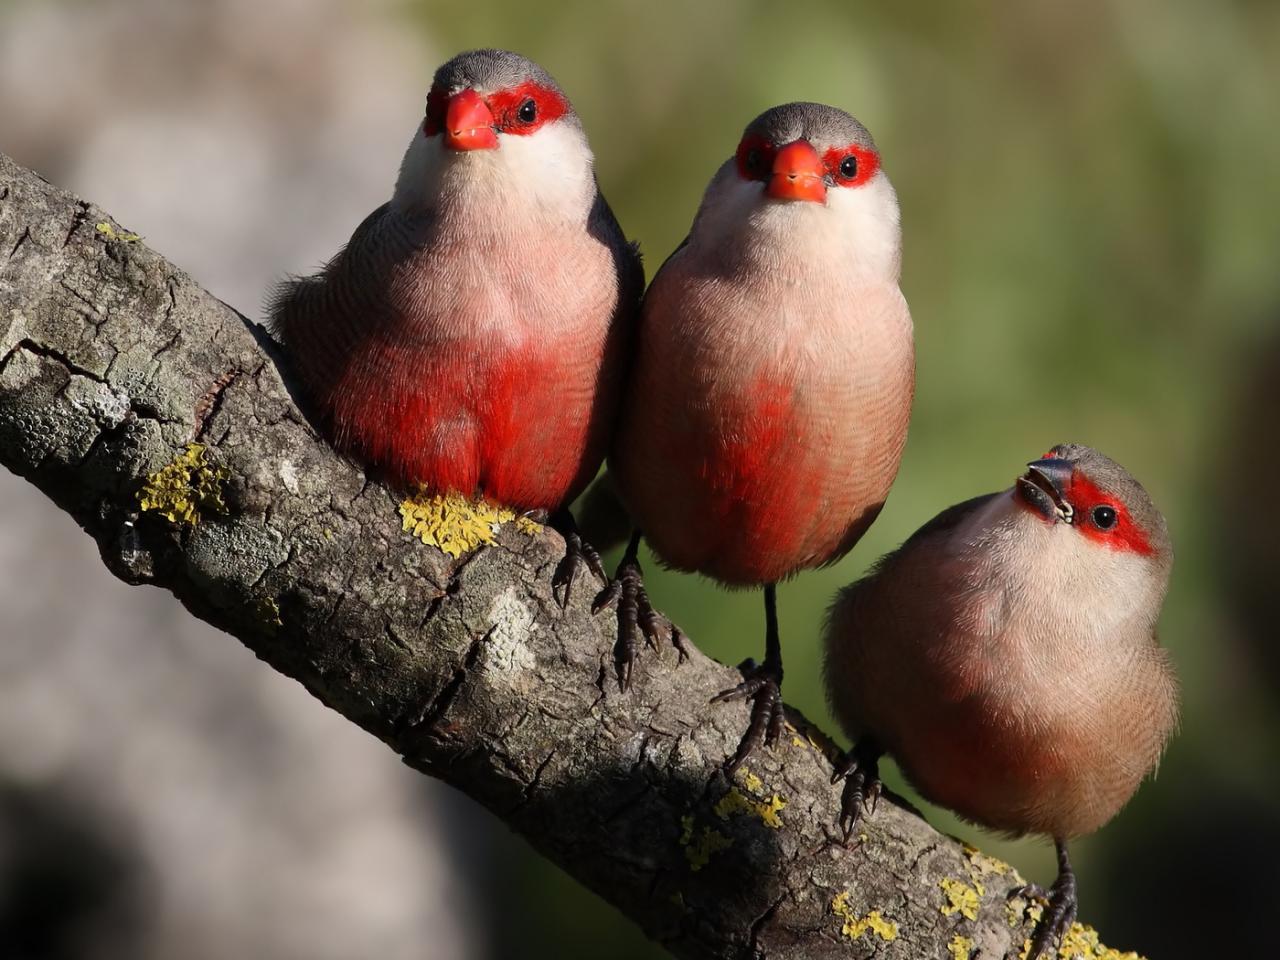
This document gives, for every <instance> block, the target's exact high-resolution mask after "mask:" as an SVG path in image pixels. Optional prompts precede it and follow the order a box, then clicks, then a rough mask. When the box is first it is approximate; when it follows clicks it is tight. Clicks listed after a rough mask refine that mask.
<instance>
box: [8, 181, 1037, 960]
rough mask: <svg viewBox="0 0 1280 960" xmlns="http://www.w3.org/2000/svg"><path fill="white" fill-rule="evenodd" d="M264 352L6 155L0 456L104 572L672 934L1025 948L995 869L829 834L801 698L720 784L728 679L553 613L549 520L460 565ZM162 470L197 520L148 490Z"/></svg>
mask: <svg viewBox="0 0 1280 960" xmlns="http://www.w3.org/2000/svg"><path fill="white" fill-rule="evenodd" d="M245 229H246V230H248V229H252V225H251V224H246V225H245ZM273 351H274V345H273V344H272V343H271V342H270V341H269V340H267V339H266V338H264V337H263V336H262V335H261V334H259V333H258V332H257V331H256V328H254V327H253V326H252V325H251V324H249V323H248V322H247V321H246V320H245V319H244V318H243V317H241V316H240V315H239V314H237V313H236V312H235V311H234V310H232V309H230V308H228V307H227V306H226V305H224V304H223V303H221V302H220V301H218V300H217V299H215V298H214V297H213V296H211V295H209V294H208V293H206V292H204V291H203V290H201V289H200V288H198V287H197V286H196V285H195V284H194V283H193V282H192V281H191V280H190V279H189V278H188V277H187V276H186V275H185V274H183V273H182V272H181V271H180V270H178V269H176V268H175V267H173V266H172V265H171V264H169V263H168V262H166V261H165V260H164V259H163V258H162V257H160V256H159V255H157V254H156V253H154V252H152V251H151V250H149V249H148V248H147V247H146V246H145V245H144V244H143V243H141V242H139V241H138V240H137V238H134V237H132V235H129V234H126V233H125V232H124V231H123V230H122V229H121V228H120V227H119V226H118V225H117V224H115V223H114V222H113V221H112V220H111V219H110V218H109V217H108V216H107V215H106V214H104V213H103V212H102V211H100V210H98V209H97V208H95V207H94V206H92V205H91V204H88V203H84V202H82V201H79V200H77V199H76V198H75V197H73V196H71V195H69V194H67V193H65V192H63V191H61V190H59V189H57V188H55V187H53V186H51V185H49V184H48V183H47V182H45V181H43V180H42V179H40V178H39V177H37V176H36V175H35V174H33V173H31V172H29V171H26V170H23V169H22V168H20V167H18V166H17V165H15V164H14V163H13V162H12V161H10V160H8V159H7V158H5V157H3V156H0V462H2V463H3V464H4V465H5V466H7V467H8V468H9V469H11V470H13V471H15V472H16V473H18V474H19V475H21V476H23V477H26V478H27V479H29V480H30V481H31V482H32V483H34V484H36V485H37V486H38V487H39V488H40V489H41V490H43V491H44V492H45V493H46V494H48V495H49V496H50V497H52V498H53V499H54V500H55V501H56V502H57V503H58V504H59V505H60V506H61V507H62V508H63V509H65V510H66V511H68V512H69V513H71V514H72V515H73V516H74V517H75V518H76V520H77V521H78V522H79V523H80V524H81V526H83V527H84V529H85V531H86V532H87V533H89V535H90V536H92V537H93V538H94V539H95V540H96V541H97V543H98V546H99V549H100V551H101V553H102V557H103V560H104V562H105V563H106V564H107V566H108V567H109V568H110V569H111V570H112V572H113V573H115V574H116V575H117V576H119V577H120V578H122V579H124V580H126V581H128V582H130V583H151V584H156V585H159V586H163V587H165V588H167V589H169V590H171V591H173V593H174V594H176V595H177V596H178V597H179V598H180V599H181V601H182V602H183V603H184V604H185V605H186V607H187V608H188V609H189V610H190V611H191V612H192V613H193V614H194V615H196V616H198V617H200V618H201V619H203V620H206V621H208V622H209V623H211V624H213V625H215V626H217V627H219V628H221V629H223V630H225V631H226V632H228V633H230V634H232V635H233V636H235V637H237V638H239V639H240V640H241V641H242V642H243V643H244V644H245V645H246V646H248V647H249V648H250V649H251V650H253V651H254V652H255V653H256V654H257V655H258V656H259V657H260V658H261V659H263V660H265V661H266V662H267V663H269V664H270V665H271V666H273V667H274V668H275V669H277V670H279V671H281V672H283V673H285V674H287V675H289V676H291V677H294V678H296V679H297V680H299V681H300V682H302V683H303V684H305V685H306V687H307V689H308V690H310V691H311V692H312V693H313V694H314V695H315V696H316V697H317V698H318V699H319V700H320V701H322V702H323V703H325V704H327V705H328V706H330V707H332V708H333V709H334V710H337V711H338V712H339V713H341V714H343V715H344V716H346V717H347V718H349V719H350V720H352V721H353V722H355V723H358V724H359V725H360V726H362V727H363V728H364V729H366V730H368V731H369V732H370V733H372V734H374V735H375V736H377V737H378V738H379V739H381V740H382V741H384V742H385V743H387V744H388V745H389V746H390V747H391V748H392V749H394V750H395V751H396V752H397V753H399V754H400V755H401V756H402V757H403V758H404V760H405V762H406V763H408V764H410V765H411V766H413V767H415V768H416V769H419V770H421V771H423V772H425V773H428V774H430V775H432V776H435V777H439V778H441V779H443V780H445V781H447V782H449V783H451V784H453V785H454V786H455V787H457V788H458V789H460V790H462V791H464V792H465V793H467V794H468V795H469V796H471V797H473V798H475V799H476V800H477V801H479V802H480V803H483V804H484V805H485V806H486V807H488V808H489V809H491V810H492V811H494V812H495V813H496V814H497V815H498V816H500V817H502V818H503V819H504V820H505V821H507V822H508V823H509V824H510V825H511V826H512V827H513V828H514V829H515V830H517V831H519V832H520V833H521V834H523V835H524V836H525V837H526V838H528V840H529V842H531V843H532V844H533V845H534V846H535V847H536V848H537V849H538V850H539V851H541V852H542V853H543V854H544V855H545V856H547V857H549V858H550V859H552V860H553V861H555V862H556V863H557V864H559V865H560V866H562V867H563V868H564V869H566V870H568V871H569V872H570V873H571V874H573V875H574V876H575V877H577V878H578V879H579V880H580V881H581V882H582V883H584V884H586V885H587V886H588V887H590V888H591V889H592V890H594V891H596V892H597V893H599V894H600V895H601V896H602V897H604V898H605V899H607V900H608V901H610V902H611V903H613V904H615V905H616V906H617V907H618V908H619V909H621V910H622V911H623V912H624V913H625V914H627V916H629V917H631V918H632V919H633V920H635V921H636V922H637V923H639V924H640V925H641V926H642V927H643V929H644V930H645V932H646V933H647V934H648V935H649V936H650V937H652V938H654V939H656V940H657V941H659V942H660V943H662V944H663V945H664V946H665V947H666V948H667V949H668V950H669V951H670V952H672V953H673V954H675V955H677V956H680V957H769V958H793V957H796V958H798V957H804V958H808V960H819V958H826V957H842V958H844V957H850V956H869V955H871V954H873V953H874V954H875V955H876V956H881V957H921V956H928V957H940V956H942V957H945V956H951V955H952V951H953V950H956V951H958V952H956V953H955V955H956V956H961V957H966V956H970V955H971V953H972V955H974V956H976V955H977V953H976V951H977V950H979V949H980V950H981V956H982V957H983V958H986V960H990V958H995V957H1000V956H1005V955H1006V954H1010V955H1015V956H1016V954H1017V952H1018V950H1020V949H1021V947H1022V945H1023V942H1024V938H1025V937H1026V936H1027V935H1028V933H1029V931H1030V922H1029V921H1028V920H1026V919H1024V918H1022V917H1020V916H1018V915H1016V914H1011V912H1010V910H1009V908H1008V907H1007V906H1006V903H1005V897H1006V894H1007V893H1008V891H1009V890H1010V889H1011V888H1012V887H1013V886H1015V884H1016V880H1015V875H1014V874H1013V873H1012V872H1006V871H1007V870H1008V868H1007V867H1005V865H1003V864H999V863H997V862H996V861H992V860H989V859H988V858H985V857H982V856H980V855H978V854H976V852H974V851H971V850H970V851H966V850H965V849H963V848H962V847H961V845H960V844H959V843H957V842H956V841H954V840H952V839H950V838H947V837H944V836H941V835H940V834H938V833H937V832H935V831H934V830H933V829H932V828H930V827H929V826H928V825H927V824H925V822H924V821H923V820H922V819H921V818H920V817H919V816H918V815H917V814H915V813H914V812H912V811H910V810H908V809H906V808H904V807H903V806H901V805H900V804H899V803H897V802H886V803H882V804H881V806H880V809H879V811H878V812H877V813H876V815H875V816H874V817H873V818H871V820H870V821H869V822H868V823H866V824H865V825H864V827H863V831H864V833H865V835H866V838H865V840H864V841H863V842H862V843H861V844H855V845H854V846H852V847H851V848H849V849H845V848H843V847H842V846H841V845H840V844H839V843H837V842H836V840H835V836H836V831H835V827H834V823H835V818H836V814H837V804H838V790H837V789H836V788H833V787H832V786H831V785H830V783H829V782H828V781H829V777H830V774H831V764H830V762H829V760H828V755H830V753H831V751H832V747H831V745H830V744H829V742H828V741H827V740H826V739H825V738H824V737H823V736H822V735H821V734H820V733H818V732H817V731H816V730H813V729H811V727H810V726H809V724H808V723H807V722H806V721H805V720H804V719H803V718H802V717H800V716H799V715H798V714H795V713H794V712H793V713H792V714H791V715H790V717H791V722H792V724H793V725H794V733H793V732H792V730H791V729H788V733H787V735H786V736H785V737H784V738H783V742H782V743H781V744H780V745H779V746H778V747H777V748H775V749H774V750H772V751H765V752H764V753H763V755H762V756H759V757H758V758H757V759H755V760H754V762H753V763H752V765H751V769H750V772H749V773H748V774H746V775H745V776H744V775H741V774H740V775H739V778H738V779H737V780H736V781H734V782H732V783H730V782H729V781H727V780H726V779H725V777H724V774H723V773H722V772H721V769H720V764H721V763H722V761H723V760H724V758H725V757H726V756H728V755H730V754H731V753H732V751H733V748H734V746H735V744H736V742H737V738H738V735H739V734H740V733H741V731H742V729H743V728H744V727H745V724H746V707H745V705H743V704H734V705H721V706H717V707H715V708H712V707H710V706H709V704H708V701H709V700H710V698H711V696H712V695H713V694H714V693H716V692H717V691H719V690H721V689H724V688H725V687H727V686H730V685H731V684H732V683H734V682H736V674H735V672H734V671H732V670H730V669H729V668H727V667H725V666H722V665H720V664H718V663H716V662H714V661H712V660H710V659H708V658H707V657H705V656H703V655H701V654H699V653H698V652H697V651H696V650H695V651H694V652H693V656H692V659H691V661H690V662H688V663H685V664H683V665H681V666H679V667H677V666H676V665H675V662H674V657H672V656H671V655H670V654H668V655H667V656H665V657H664V658H663V659H661V660H660V659H659V658H658V656H657V655H656V654H654V653H649V654H647V655H646V656H645V657H644V660H643V663H642V664H641V667H640V670H639V671H638V673H637V677H636V682H635V685H634V687H633V688H632V690H631V691H630V692H629V693H626V694H622V693H619V692H618V690H617V687H616V685H615V684H614V683H613V682H612V670H613V667H612V648H613V641H614V633H613V632H614V623H613V620H612V618H610V617H608V616H601V617H598V618H593V617H592V615H591V613H590V609H589V603H590V596H589V595H590V593H591V592H592V591H591V590H589V589H586V588H583V587H580V588H579V589H578V591H577V592H576V595H575V597H574V599H573V602H572V603H571V604H570V606H569V608H568V610H567V611H564V612H562V611H561V610H560V608H559V606H558V604H557V603H556V602H555V601H554V600H553V598H552V597H551V595H550V592H549V584H550V581H551V574H552V571H553V570H554V568H555V564H556V561H557V560H558V559H559V557H560V556H561V555H562V551H563V543H562V541H561V540H560V539H559V538H558V537H557V535H556V534H555V533H553V532H550V531H544V532H542V533H540V534H538V535H536V536H531V535H529V534H527V533H525V532H522V531H521V530H519V529H517V525H516V524H511V523H508V524H505V525H503V526H502V528H501V530H500V531H499V533H498V535H497V543H496V545H494V546H490V547H482V548H480V549H479V550H478V551H475V552H472V553H470V554H466V555H464V556H463V557H462V558H460V559H458V560H453V559H451V558H450V557H448V556H446V555H445V554H443V553H441V552H440V551H439V550H437V549H434V548H431V547H428V546H426V545H424V544H423V543H421V542H419V541H418V540H415V539H413V538H412V537H411V536H410V535H409V534H407V533H405V532H404V531H403V530H402V527H401V518H400V515H399V511H398V506H399V504H398V501H397V499H396V498H395V497H393V495H392V494H391V493H390V492H389V491H388V490H387V489H385V488H384V487H383V486H381V485H379V484H377V483H373V482H369V481H367V480H366V479H365V477H364V475H363V474H362V473H361V471H360V470H359V469H358V468H357V467H354V466H352V465H351V464H349V463H347V462H345V461H344V460H342V459H341V458H339V457H337V456H336V455H335V454H334V453H333V452H332V451H331V450H330V449H329V447H328V446H327V445H326V444H325V442H324V441H323V440H322V439H321V438H320V437H319V436H318V435H317V434H316V432H315V431H314V430H313V429H312V428H311V427H310V426H309V424H308V422H307V420H306V419H305V417H304V416H303V415H302V414H301V413H300V412H299V410H298V408H297V406H295V404H294V402H293V400H292V398H291V395H290V392H289V390H288V388H287V386H286V383H285V382H284V381H282V379H281V374H280V371H279V368H278V366H277V361H278V359H279V358H277V357H275V356H274V355H273ZM195 442H199V443H200V444H202V445H204V451H203V452H201V451H200V450H199V449H198V448H192V447H189V446H188V445H189V444H192V443H195ZM175 464H176V466H172V465H175ZM166 466H170V467H171V469H170V470H169V471H168V472H167V473H162V471H164V470H165V468H166ZM184 471H185V472H184ZM148 478H151V479H150V481H149V479H148ZM166 484H168V488H167V489H168V490H169V492H170V493H174V492H175V491H176V494H177V495H179V499H181V497H182V496H185V497H186V507H189V508H190V509H189V510H188V512H187V514H186V519H183V516H184V515H183V512H182V510H183V508H180V507H174V505H173V504H172V503H170V504H169V509H168V512H169V513H170V514H171V515H173V516H175V517H177V518H178V519H169V518H167V517H165V516H163V515H162V512H163V509H164V508H163V505H162V506H161V509H153V510H143V509H142V505H143V503H142V500H143V499H144V498H149V499H148V504H149V505H153V506H154V505H155V504H154V501H155V499H156V497H157V496H159V495H160V494H163V493H164V488H165V485H166ZM201 484H203V486H204V487H205V488H206V489H204V490H203V492H202V491H200V490H196V489H194V487H199V486H201ZM144 487H146V488H147V490H148V493H146V494H144V495H143V498H140V495H139V494H140V491H142V490H143V488H144ZM157 490H159V493H157ZM196 514H199V516H198V520H196ZM193 520H195V521H196V522H192V521H193ZM66 589H67V590H68V591H74V590H75V584H67V585H66ZM104 682H110V680H109V678H106V679H104ZM299 801H300V802H305V798H299ZM876 911H878V912H876ZM869 915H870V917H871V919H870V920H867V918H868V916H869ZM1011 917H1012V921H1011ZM877 918H880V919H879V920H877ZM957 937H961V938H967V940H957V939H955V938H957ZM953 944H954V945H955V946H953Z"/></svg>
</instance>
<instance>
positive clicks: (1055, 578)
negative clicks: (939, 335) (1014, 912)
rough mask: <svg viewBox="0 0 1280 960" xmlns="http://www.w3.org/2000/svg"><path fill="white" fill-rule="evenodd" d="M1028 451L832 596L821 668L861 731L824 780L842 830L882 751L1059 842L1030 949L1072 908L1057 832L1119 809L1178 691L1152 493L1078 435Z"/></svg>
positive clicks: (924, 781) (913, 775) (966, 806)
mask: <svg viewBox="0 0 1280 960" xmlns="http://www.w3.org/2000/svg"><path fill="white" fill-rule="evenodd" d="M1029 467H1030V469H1029V470H1028V471H1027V473H1026V474H1024V475H1023V476H1021V477H1019V478H1018V480H1017V482H1016V483H1015V484H1014V486H1013V487H1012V488H1011V489H1009V490H1005V491H1003V492H1001V493H993V494H989V495H987V496H984V497H977V498H975V499H973V500H968V501H966V502H964V503H961V504H958V505H957V506H954V507H951V508H950V509H948V510H945V511H943V512H942V513H941V514H939V515H938V516H937V517H935V518H934V519H933V520H931V521H930V522H929V523H927V524H925V526H923V527H922V528H921V529H920V530H918V531H917V532H916V533H915V534H914V535H913V536H912V537H911V538H910V539H909V540H907V542H906V543H905V544H903V545H902V547H901V548H899V549H898V550H897V551H896V552H894V553H891V554H889V555H888V556H887V557H885V558H884V559H883V560H881V561H880V563H879V564H878V566H877V567H876V568H875V569H874V570H873V571H872V573H871V574H870V575H869V576H867V577H866V578H864V579H863V580H860V581H858V582H857V583H855V584H853V585H852V586H850V587H847V588H845V589H844V590H843V591H842V592H841V593H840V594H839V596H838V597H837V599H836V601H835V603H834V604H833V605H832V607H831V611H830V614H829V617H828V622H827V628H826V633H825V653H826V658H825V659H826V669H825V674H826V686H827V693H828V697H829V699H830V701H831V705H832V707H833V709H834V711H835V714H836V716H837V718H838V719H839V720H840V723H841V725H842V726H843V727H844V729H845V731H846V732H847V733H848V734H849V736H850V737H852V738H853V739H854V740H855V741H856V746H855V747H854V749H853V750H852V751H850V754H849V756H848V758H847V759H846V760H845V762H844V763H843V764H842V765H841V766H840V767H839V768H838V769H837V771H836V775H835V777H833V781H834V780H839V779H840V778H841V777H844V778H845V787H844V797H843V804H842V812H841V823H842V825H843V827H844V830H845V839H846V840H847V839H848V837H849V834H850V832H851V831H852V829H853V827H854V824H855V823H856V822H857V819H858V816H859V813H860V812H867V811H868V810H869V809H874V805H875V800H876V798H877V797H878V796H879V791H880V782H879V773H878V769H877V761H878V760H879V758H880V757H881V756H882V755H883V754H884V753H888V754H889V755H890V756H892V757H893V758H894V759H895V760H896V761H897V762H898V765H899V766H900V767H901V769H902V772H903V773H904V775H905V776H906V777H907V779H908V780H910V781H911V783H912V784H914V785H915V787H916V788H917V789H918V790H919V791H920V793H921V794H922V795H923V796H924V797H925V798H926V799H928V800H930V801H932V802H934V803H937V804H939V805H941V806H944V807H949V808H951V809H952V810H954V811H956V812H957V813H959V814H960V815H961V816H962V817H965V818H966V819H968V820H972V821H973V822H975V823H978V824H982V825H983V826H987V827H991V828H994V829H996V830H1002V831H1006V832H1008V833H1012V834H1024V833H1040V834H1048V835H1049V836H1051V837H1053V838H1054V841H1055V844H1056V846H1057V852H1058V870H1059V872H1058V878H1057V880H1056V881H1055V882H1054V884H1053V887H1052V889H1051V891H1050V893H1049V894H1048V896H1049V902H1050V907H1049V909H1048V910H1046V911H1045V914H1044V916H1043V917H1042V919H1041V923H1040V925H1039V927H1038V929H1037V931H1036V934H1035V936H1034V938H1033V941H1032V950H1031V952H1030V956H1031V957H1033V958H1034V957H1035V956H1037V955H1039V954H1040V953H1041V952H1042V951H1044V950H1046V949H1047V948H1048V947H1049V946H1050V945H1051V944H1056V943H1057V942H1058V941H1059V940H1060V938H1061V936H1062V934H1063V932H1064V931H1065V930H1067V929H1068V928H1069V927H1070V925H1071V923H1072V921H1073V920H1074V918H1075V903H1076V897H1075V893H1076V884H1075V876H1074V874H1073V872H1072V870H1071V864H1070V861H1069V859H1068V857H1067V840H1068V839H1070V838H1072V837H1077V836H1080V835H1082V834H1086V833H1091V832H1093V831H1094V830H1097V829H1098V828H1099V827H1101V826H1102V825H1103V824H1105V823H1106V822H1107V821H1108V820H1110V819H1111V818H1112V817H1113V816H1114V815H1115V814H1116V812H1117V811H1118V810H1119V809H1120V808H1121V807H1122V806H1123V805H1124V804H1125V802H1126V801H1128V799H1129V798H1130V797H1131V796H1132V795H1133V793H1134V791H1136V790H1137V788H1138V784H1139V783H1140V782H1141V781H1142V779H1143V778H1144V777H1145V776H1146V775H1147V774H1148V773H1150V772H1151V771H1152V770H1153V769H1154V768H1155V765H1156V763H1157V761H1158V760H1159V757H1160V754H1161V752H1162V751H1163V749H1164V746H1165V743H1166V742H1167V740H1168V738H1169V736H1170V734H1171V733H1172V731H1173V729H1174V727H1175V726H1176V724H1177V714H1178V692H1177V680H1176V678H1175V677H1174V674H1173V670H1172V668H1171V666H1170V664H1169V659H1168V656H1167V655H1166V653H1165V651H1164V649H1163V648H1162V647H1161V646H1160V645H1159V643H1158V641H1157V639H1156V634H1155V629H1156V621H1157V619H1158V618H1159V616H1160V607H1161V604H1162V603H1163V601H1164V595H1165V590H1166V588H1167V586H1168V582H1169V571H1170V568H1171V566H1172V563H1173V550H1172V546H1171V545H1170V542H1169V535H1168V531H1167V529H1166V526H1165V521H1164V518H1163V517H1162V516H1161V515H1160V512H1159V511H1158V510H1157V509H1156V508H1155V506H1154V505H1153V504H1152V502H1151V498H1150V497H1148V496H1147V493H1146V491H1145V490H1144V489H1143V488H1142V486H1141V485H1140V484H1139V483H1138V482H1137V481H1136V480H1134V479H1133V477H1131V476H1130V475H1129V474H1128V473H1127V472H1126V471H1125V470H1124V468H1123V467H1121V466H1120V465H1119V464H1117V463H1115V462H1114V461H1112V460H1110V459H1108V458H1107V457H1105V456H1103V455H1102V454H1100V453H1098V452H1097V451H1096V450H1092V449H1090V448H1089V447H1085V446H1081V445H1078V444H1062V445H1060V446H1056V447H1054V448H1053V449H1052V450H1050V451H1049V452H1048V453H1047V454H1045V456H1044V457H1043V458H1041V459H1039V460H1035V461H1033V462H1032V463H1031V464H1029ZM1041 893H1042V894H1043V891H1041Z"/></svg>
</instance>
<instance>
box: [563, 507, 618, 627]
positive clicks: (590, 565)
mask: <svg viewBox="0 0 1280 960" xmlns="http://www.w3.org/2000/svg"><path fill="white" fill-rule="evenodd" d="M552 523H553V525H554V526H555V527H556V528H557V529H558V530H560V532H561V534H562V535H563V536H564V558H563V559H562V560H561V561H560V563H559V564H557V565H556V572H555V575H554V576H552V578H551V592H552V595H555V594H556V593H557V592H558V593H559V600H560V609H561V610H563V609H565V608H567V607H568V606H569V597H570V594H571V593H572V591H573V584H574V581H575V580H576V579H577V577H578V574H579V573H581V572H582V569H583V568H584V567H585V568H586V569H588V570H590V571H591V572H592V573H594V574H595V575H596V576H597V577H598V578H599V579H600V582H601V583H606V584H607V583H608V582H609V575H608V574H607V573H605V570H604V564H603V563H602V562H601V561H600V554H599V553H598V552H597V551H596V548H595V547H593V546H592V545H591V544H589V543H587V541H585V540H583V539H582V536H581V535H580V534H579V533H578V527H577V524H576V523H575V522H574V520H573V515H572V514H571V513H569V512H568V511H567V510H564V511H561V512H559V513H557V514H556V515H555V516H554V517H552Z"/></svg>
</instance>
